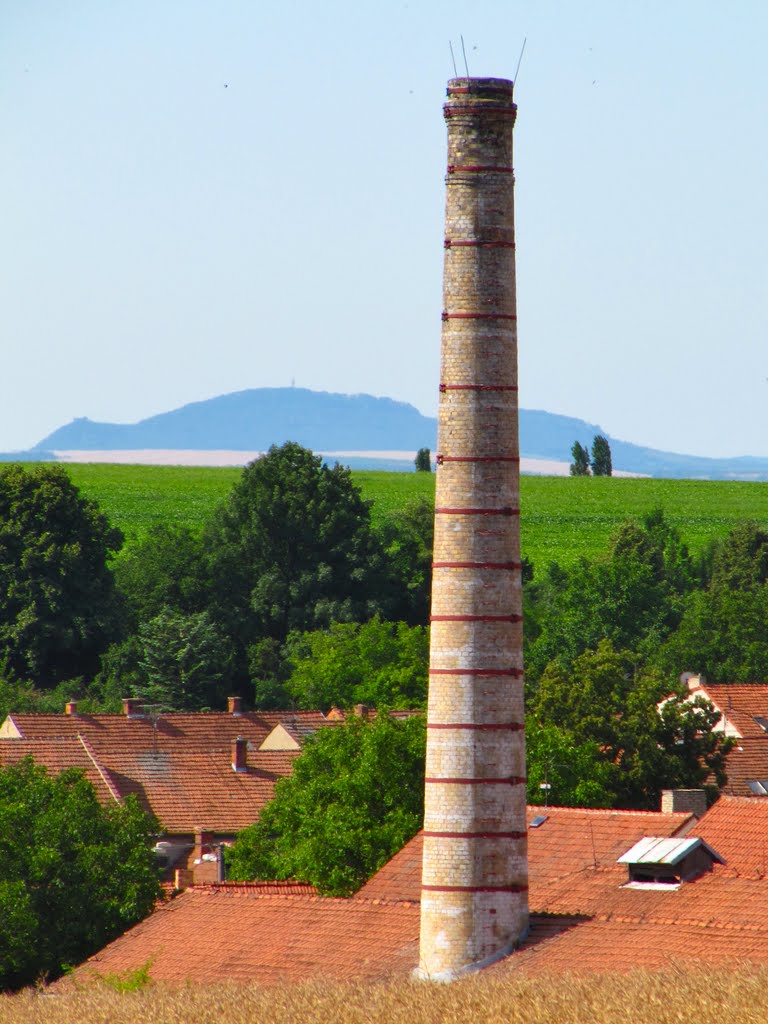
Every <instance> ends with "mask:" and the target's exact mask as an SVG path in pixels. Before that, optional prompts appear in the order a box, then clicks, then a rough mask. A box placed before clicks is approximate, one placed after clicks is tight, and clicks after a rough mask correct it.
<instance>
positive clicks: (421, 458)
mask: <svg viewBox="0 0 768 1024" xmlns="http://www.w3.org/2000/svg"><path fill="white" fill-rule="evenodd" d="M431 454H432V453H431V452H430V450H429V448H419V450H418V451H417V452H416V458H415V459H414V462H415V464H416V472H417V473H431V472H432V457H431Z"/></svg>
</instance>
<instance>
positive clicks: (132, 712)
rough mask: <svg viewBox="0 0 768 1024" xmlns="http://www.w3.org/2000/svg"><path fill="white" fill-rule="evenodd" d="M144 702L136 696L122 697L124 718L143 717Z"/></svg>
mask: <svg viewBox="0 0 768 1024" xmlns="http://www.w3.org/2000/svg"><path fill="white" fill-rule="evenodd" d="M143 712H144V703H143V701H141V700H139V698H138V697H123V714H124V715H125V717H126V718H143V717H144V714H143Z"/></svg>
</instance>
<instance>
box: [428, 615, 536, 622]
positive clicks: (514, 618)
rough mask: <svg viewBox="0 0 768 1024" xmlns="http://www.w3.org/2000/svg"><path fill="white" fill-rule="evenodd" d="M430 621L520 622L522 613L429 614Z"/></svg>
mask: <svg viewBox="0 0 768 1024" xmlns="http://www.w3.org/2000/svg"><path fill="white" fill-rule="evenodd" d="M429 621H430V622H522V621H523V616H522V615H430V617H429Z"/></svg>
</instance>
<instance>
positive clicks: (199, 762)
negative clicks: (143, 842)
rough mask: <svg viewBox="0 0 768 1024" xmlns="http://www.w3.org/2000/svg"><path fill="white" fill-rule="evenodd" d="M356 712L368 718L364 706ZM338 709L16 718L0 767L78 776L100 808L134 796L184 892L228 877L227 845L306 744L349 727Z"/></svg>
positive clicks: (136, 708)
mask: <svg viewBox="0 0 768 1024" xmlns="http://www.w3.org/2000/svg"><path fill="white" fill-rule="evenodd" d="M358 713H360V714H362V713H365V709H362V706H361V707H360V708H358ZM343 719H344V715H343V713H342V712H340V711H338V710H337V709H332V711H331V712H330V713H329V714H328V715H324V714H322V713H321V712H319V711H296V712H291V711H244V710H243V709H242V705H241V701H240V698H239V697H230V698H229V701H228V710H227V711H226V712H223V711H222V712H216V711H213V712H173V713H168V714H165V713H163V714H160V715H159V714H153V713H152V711H151V709H147V708H145V706H144V705H143V704H142V702H141V701H138V700H134V699H126V700H124V701H123V711H122V714H117V715H106V714H98V715H88V714H82V713H81V712H80V711H78V707H77V704H76V702H74V701H71V702H69V703H68V704H67V705H66V713H65V714H63V715H53V714H46V715H43V714H10V715H8V717H7V718H6V719H5V721H4V722H3V723H2V725H0V765H7V764H12V763H14V762H16V761H18V760H20V759H21V758H23V757H26V756H28V755H31V756H32V757H33V758H34V760H35V761H36V762H37V763H38V764H41V765H43V766H44V767H45V768H47V769H48V770H49V771H50V772H60V771H62V770H63V769H65V768H72V767H74V768H80V769H82V770H83V772H84V773H85V776H86V778H88V779H89V781H90V782H91V783H92V784H93V786H94V789H95V790H96V794H97V796H98V798H99V800H100V801H101V803H103V804H109V803H110V802H114V801H116V802H120V801H121V800H123V799H125V797H127V796H128V795H129V794H133V795H134V796H135V797H136V798H137V799H138V801H139V803H140V804H141V806H142V807H143V808H144V809H145V810H147V811H149V812H151V813H152V814H153V815H154V816H155V817H156V818H157V820H158V822H159V824H160V834H159V836H158V842H157V846H156V854H157V857H158V862H159V864H160V865H161V866H162V867H163V868H164V869H165V877H166V878H169V879H171V878H175V879H176V880H177V881H178V883H179V884H180V885H187V884H190V883H192V882H193V881H194V882H198V883H199V882H203V881H209V882H215V881H217V880H219V879H220V878H221V877H222V867H221V865H222V857H221V845H222V843H228V842H231V841H232V840H233V839H234V837H235V835H236V833H237V832H239V831H240V830H241V829H243V828H245V827H246V826H248V825H251V824H252V823H253V822H254V821H256V820H257V818H258V817H259V814H260V812H261V809H262V808H263V807H264V805H265V804H266V803H268V802H269V801H270V800H271V799H272V797H273V795H274V790H275V784H276V783H277V781H278V780H279V779H282V778H285V777H286V776H288V775H290V774H291V772H292V770H293V764H294V761H295V760H296V758H297V757H298V755H299V754H300V753H301V749H302V746H303V744H304V741H305V740H306V738H307V737H308V736H310V735H312V733H314V732H316V731H317V730H318V729H321V728H323V727H325V726H328V725H332V724H334V723H336V722H339V721H343Z"/></svg>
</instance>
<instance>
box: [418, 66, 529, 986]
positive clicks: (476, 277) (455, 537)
mask: <svg viewBox="0 0 768 1024" xmlns="http://www.w3.org/2000/svg"><path fill="white" fill-rule="evenodd" d="M444 113H445V119H446V122H447V126H448V173H447V175H446V214H445V257H444V260H445V262H444V281H443V336H442V350H441V371H440V372H441V376H440V404H439V412H438V455H437V461H438V470H437V495H436V509H435V548H434V573H433V585H432V639H431V649H430V684H429V711H428V739H427V772H426V775H427V782H426V804H425V819H424V860H423V874H422V903H421V939H420V965H419V973H420V975H421V976H422V977H429V978H450V977H453V976H455V975H456V974H458V973H460V972H461V971H463V970H466V969H470V968H472V967H473V966H476V965H479V964H482V963H485V962H488V961H491V960H493V959H494V958H496V957H498V956H500V955H503V954H504V953H505V952H507V951H508V950H510V949H511V948H513V947H514V945H515V944H516V943H517V942H518V941H520V939H521V938H522V937H523V936H524V935H525V933H526V931H527V927H528V898H527V889H528V866H527V849H526V823H525V739H524V735H525V734H524V729H523V724H524V709H523V678H522V676H523V662H522V624H521V619H522V592H521V573H520V527H519V524H520V516H519V511H520V509H519V495H520V486H519V443H518V396H517V307H516V298H515V249H514V239H515V231H514V203H513V184H514V174H513V171H512V130H513V126H514V121H515V113H516V107H515V105H514V103H513V101H512V83H511V82H509V81H506V80H502V79H493V78H474V79H472V78H470V79H466V78H459V79H452V80H451V81H450V82H449V83H448V102H447V103H446V104H445V107H444Z"/></svg>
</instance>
